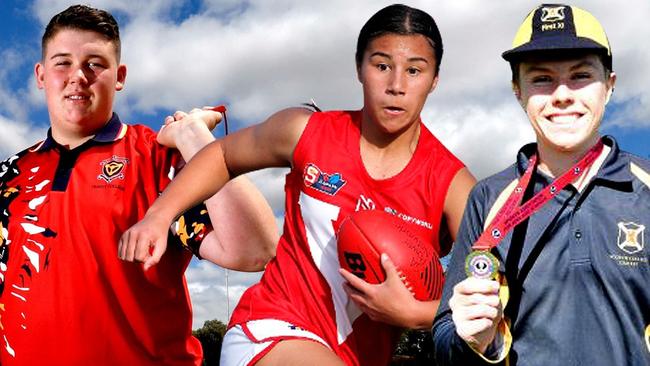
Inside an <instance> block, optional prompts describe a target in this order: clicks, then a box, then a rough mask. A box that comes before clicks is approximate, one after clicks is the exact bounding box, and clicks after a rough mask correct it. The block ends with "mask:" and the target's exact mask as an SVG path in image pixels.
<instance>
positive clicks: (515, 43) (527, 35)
mask: <svg viewBox="0 0 650 366" xmlns="http://www.w3.org/2000/svg"><path fill="white" fill-rule="evenodd" d="M536 11H537V9H535V10H533V11H531V12H530V13H529V14H528V16H527V17H526V19H525V20H524V22H523V23H522V24H521V26H520V27H519V29H518V30H517V34H516V35H515V39H513V40H512V48H517V47H519V46H521V45H523V44H525V43H528V42H530V39H531V38H532V36H533V15H535V12H536Z"/></svg>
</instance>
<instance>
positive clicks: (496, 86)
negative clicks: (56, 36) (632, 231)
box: [0, 0, 650, 326]
mask: <svg viewBox="0 0 650 366" xmlns="http://www.w3.org/2000/svg"><path fill="white" fill-rule="evenodd" d="M404 2H405V3H407V4H408V5H412V6H415V7H419V8H421V9H424V10H426V11H427V12H429V13H430V14H432V15H433V17H434V18H435V19H436V21H437V22H438V25H439V27H440V29H441V32H442V35H443V41H444V46H445V54H444V58H443V61H442V65H441V75H440V82H439V84H438V87H437V89H436V90H435V91H434V92H433V93H432V94H431V96H430V98H429V101H428V103H427V105H426V106H425V109H424V111H423V113H422V118H423V120H424V121H425V123H426V124H427V126H428V127H429V128H430V129H431V130H432V131H433V132H434V134H436V135H437V136H438V137H439V138H440V139H441V140H442V141H443V143H445V144H446V145H447V147H448V148H450V149H451V150H452V152H454V153H455V154H457V155H458V156H459V157H460V158H461V159H462V160H463V161H464V162H465V163H466V164H467V166H468V167H469V168H470V170H471V171H472V172H474V174H475V175H476V176H478V177H479V178H480V177H485V176H487V175H488V174H491V173H494V172H496V171H498V170H500V169H501V168H503V167H505V166H507V165H508V164H510V163H511V162H512V161H513V158H514V154H515V152H516V151H517V149H518V148H519V147H520V146H521V145H523V144H524V143H526V142H530V141H532V140H533V139H534V135H533V133H532V129H531V128H530V126H529V124H528V122H527V119H526V116H525V114H524V113H523V111H522V110H521V107H520V106H519V105H518V104H517V102H516V100H515V98H514V97H513V95H512V91H511V90H510V85H509V78H510V71H509V67H508V65H507V64H506V63H505V62H504V61H503V60H502V59H501V58H500V54H501V52H503V51H504V50H506V49H507V48H509V46H510V43H511V41H512V37H513V36H514V33H515V31H516V29H517V27H518V26H519V24H520V23H521V21H522V20H523V19H524V17H525V15H526V14H527V12H528V11H529V10H531V9H532V8H533V7H534V6H535V5H537V4H538V3H539V2H538V1H528V0H526V1H522V0H504V1H500V2H498V4H495V3H494V2H490V3H489V4H488V3H487V2H485V1H481V0H461V1H458V0H453V1H452V0H440V1H427V0H413V1H404ZM73 3H74V2H71V1H67V0H50V1H44V0H37V1H14V0H0V15H1V16H2V22H0V158H4V157H8V156H10V154H12V153H15V152H17V151H19V150H22V149H23V148H25V147H27V146H29V145H31V144H33V143H35V142H36V141H38V140H40V139H42V138H43V137H44V135H45V132H46V129H47V126H48V117H47V112H46V109H45V104H44V98H43V96H42V94H41V92H40V91H39V90H37V89H36V87H35V82H34V78H33V66H34V63H35V62H37V61H38V59H39V57H40V37H41V34H42V30H43V27H44V24H45V23H46V22H47V21H48V20H49V19H50V18H51V16H52V15H54V14H55V13H57V12H59V11H61V10H63V9H64V8H66V7H67V6H69V5H71V4H73ZM84 3H89V4H90V5H92V6H96V7H101V8H105V9H107V10H110V11H111V12H113V14H114V15H115V16H116V18H117V19H118V22H119V23H120V25H121V32H122V43H123V52H122V55H123V56H122V62H124V63H125V64H126V65H127V66H128V75H127V80H126V86H125V90H123V91H121V92H120V93H118V99H117V101H116V106H115V110H116V112H117V113H118V114H119V115H120V117H121V118H122V119H123V120H125V121H130V122H134V123H145V124H148V125H150V126H151V127H153V128H156V129H157V128H158V126H159V125H160V124H161V122H162V120H163V118H164V116H165V115H167V114H169V113H172V112H173V111H175V110H179V109H180V110H187V109H190V108H192V107H195V106H202V105H214V104H222V103H225V104H227V105H228V107H229V113H230V114H229V117H230V119H229V121H230V122H231V123H232V126H230V128H231V130H234V129H238V128H241V127H243V126H247V125H250V124H252V123H255V122H257V121H260V120H262V119H263V118H264V117H266V116H268V115H269V114H271V113H272V112H274V111H276V110H278V109H281V108H284V107H288V106H295V105H298V104H300V103H303V102H306V101H309V100H310V99H314V100H315V101H316V102H317V103H318V104H319V105H320V106H321V107H322V108H323V109H354V108H359V107H360V106H361V105H362V95H361V88H360V86H359V83H358V81H357V80H356V75H355V68H354V46H355V42H356V36H357V34H358V32H359V29H360V28H361V26H362V25H363V23H364V22H365V21H366V20H367V19H368V17H369V16H370V15H372V14H373V13H374V12H375V11H377V10H378V9H379V8H381V7H382V6H384V5H388V4H390V3H391V2H389V1H374V0H363V1H362V0H359V1H354V2H350V1H347V0H331V1H328V2H322V1H304V0H274V1H268V0H250V1H245V2H241V1H236V0H203V1H199V0H192V1H183V0H151V1H147V2H140V1H133V0H98V1H84ZM573 3H574V4H575V5H578V6H580V7H583V8H585V9H587V10H589V11H591V12H592V13H593V14H594V15H595V16H596V17H597V18H599V19H600V20H601V22H602V23H603V25H604V27H605V29H606V30H607V32H608V36H609V40H610V43H611V44H612V48H613V54H614V69H615V71H616V72H617V74H618V82H617V87H616V91H615V92H614V95H613V98H612V100H611V102H610V104H609V106H608V112H607V115H606V118H605V121H604V122H603V126H602V129H601V130H602V131H603V132H604V133H608V134H613V135H614V136H615V137H617V138H618V141H619V143H620V144H621V145H622V147H623V148H624V149H627V150H629V151H631V152H633V153H635V154H637V155H641V156H643V157H650V147H649V144H648V143H646V140H647V136H649V133H650V89H649V88H647V85H650V47H648V46H647V39H649V38H650V22H648V21H647V19H646V18H647V14H650V2H648V1H647V0H630V1H626V2H625V3H622V4H614V3H612V2H611V1H608V0H582V1H575V2H573ZM222 131H223V129H222V128H217V131H216V134H217V135H221V134H222ZM284 173H285V171H284V170H278V169H275V170H268V171H264V172H257V173H254V174H252V175H251V178H252V179H253V181H254V182H255V183H256V184H257V186H258V187H259V188H260V190H261V191H262V192H263V194H264V195H265V197H266V198H267V199H268V200H269V202H270V203H271V205H272V207H273V208H274V211H275V212H276V214H277V215H278V221H279V222H280V221H281V215H282V213H283V197H284V196H283V189H282V185H283V174H284ZM258 277H259V275H257V274H253V275H250V274H241V273H235V272H230V273H229V276H228V278H229V287H228V296H229V299H230V309H232V306H234V304H235V303H236V302H237V299H238V297H239V296H240V294H241V292H242V291H243V290H244V289H245V288H246V287H247V286H248V285H250V284H251V283H252V282H254V281H256V280H257V278H258ZM188 281H189V286H190V290H191V292H192V299H193V303H194V309H195V326H200V325H201V324H202V322H203V321H204V320H206V319H212V318H219V319H221V320H224V321H225V320H226V319H227V315H228V314H227V313H228V311H227V308H228V304H227V303H226V301H225V299H226V289H225V287H224V283H225V282H224V281H225V276H224V271H223V270H222V269H220V268H218V267H216V266H214V265H211V264H208V263H197V262H193V263H192V266H191V268H190V269H189V270H188Z"/></svg>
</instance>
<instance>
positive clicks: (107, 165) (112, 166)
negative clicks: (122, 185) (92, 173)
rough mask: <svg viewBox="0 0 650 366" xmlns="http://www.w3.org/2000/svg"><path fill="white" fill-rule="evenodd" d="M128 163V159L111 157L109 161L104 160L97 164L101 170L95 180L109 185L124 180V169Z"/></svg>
mask: <svg viewBox="0 0 650 366" xmlns="http://www.w3.org/2000/svg"><path fill="white" fill-rule="evenodd" d="M128 163H129V159H127V158H120V157H118V156H115V155H113V156H112V157H111V158H110V159H106V160H104V161H102V162H101V163H99V165H100V166H101V168H102V172H101V174H99V175H98V176H97V179H101V180H104V181H106V183H110V182H112V181H113V180H115V179H122V180H123V179H124V167H125V166H126V164H128Z"/></svg>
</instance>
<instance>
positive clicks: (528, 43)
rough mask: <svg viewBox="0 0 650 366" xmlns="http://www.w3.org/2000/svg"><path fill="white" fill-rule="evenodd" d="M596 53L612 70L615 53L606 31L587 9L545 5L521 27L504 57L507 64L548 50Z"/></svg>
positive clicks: (534, 11)
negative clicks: (610, 45)
mask: <svg viewBox="0 0 650 366" xmlns="http://www.w3.org/2000/svg"><path fill="white" fill-rule="evenodd" d="M581 50H584V51H593V52H595V53H598V54H601V55H602V56H603V58H602V60H603V62H604V63H605V67H607V68H608V69H610V70H611V69H612V51H611V48H610V47H609V41H608V40H607V35H606V34H605V30H604V29H603V27H602V25H601V24H600V22H598V20H597V19H596V18H595V17H594V16H593V15H591V14H590V13H589V12H587V11H586V10H583V9H580V8H578V7H575V6H569V5H562V4H542V5H540V6H538V7H537V8H536V9H534V10H533V11H531V12H530V13H529V14H528V16H527V17H526V19H525V20H524V22H523V23H522V24H521V26H520V27H519V30H518V31H517V34H516V35H515V39H514V40H513V41H512V49H510V50H508V51H506V52H504V53H503V54H502V55H501V56H502V57H503V58H504V59H505V60H506V61H508V62H513V61H514V62H516V61H519V60H520V59H521V58H522V57H524V56H529V55H532V54H536V53H544V52H549V51H556V52H562V51H581Z"/></svg>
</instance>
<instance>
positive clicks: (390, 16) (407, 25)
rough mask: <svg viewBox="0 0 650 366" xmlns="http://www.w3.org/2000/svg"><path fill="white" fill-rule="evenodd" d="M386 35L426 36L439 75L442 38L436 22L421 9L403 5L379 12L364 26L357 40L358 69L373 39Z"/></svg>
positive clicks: (389, 7) (386, 8) (392, 6)
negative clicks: (431, 48)
mask: <svg viewBox="0 0 650 366" xmlns="http://www.w3.org/2000/svg"><path fill="white" fill-rule="evenodd" d="M385 34H399V35H413V34H421V35H423V36H425V37H426V38H427V39H428V40H429V43H431V47H433V51H434V52H433V54H434V57H435V58H436V75H438V72H439V71H440V62H441V61H442V37H441V36H440V31H439V30H438V26H437V25H436V22H435V20H433V18H432V17H431V15H429V14H427V13H425V12H424V11H422V10H420V9H416V8H411V7H409V6H406V5H402V4H393V5H390V6H387V7H385V8H383V9H381V10H379V11H378V12H377V13H375V14H374V15H373V16H372V17H370V19H368V21H367V22H366V24H364V25H363V28H361V32H360V33H359V39H358V40H357V52H356V56H355V58H356V61H357V67H360V66H361V62H362V59H363V53H364V52H365V51H366V48H367V47H368V44H369V43H370V42H371V41H372V40H373V39H375V38H377V37H380V36H383V35H385Z"/></svg>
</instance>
